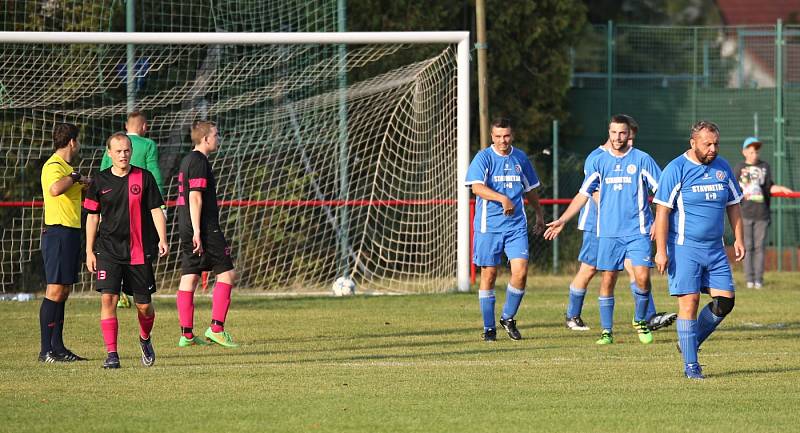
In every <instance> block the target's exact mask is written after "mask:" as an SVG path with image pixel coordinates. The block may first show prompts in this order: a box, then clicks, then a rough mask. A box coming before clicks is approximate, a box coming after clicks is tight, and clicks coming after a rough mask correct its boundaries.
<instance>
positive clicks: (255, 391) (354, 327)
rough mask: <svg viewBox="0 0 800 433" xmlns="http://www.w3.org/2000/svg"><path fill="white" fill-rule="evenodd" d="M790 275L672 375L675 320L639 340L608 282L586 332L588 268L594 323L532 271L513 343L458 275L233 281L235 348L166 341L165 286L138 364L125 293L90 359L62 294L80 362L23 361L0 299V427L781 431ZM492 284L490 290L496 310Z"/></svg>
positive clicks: (30, 350) (9, 308) (795, 371)
mask: <svg viewBox="0 0 800 433" xmlns="http://www.w3.org/2000/svg"><path fill="white" fill-rule="evenodd" d="M799 276H800V275H798V274H788V273H785V274H770V275H768V276H767V280H768V282H769V285H768V286H767V287H766V288H765V289H763V290H758V291H756V290H748V289H740V290H739V291H738V292H737V301H736V308H735V309H734V311H733V313H731V315H730V316H729V317H728V318H727V319H726V320H725V322H723V324H722V325H721V327H720V328H719V330H718V331H717V332H716V333H715V334H713V335H712V336H711V338H710V339H709V341H708V342H706V343H705V344H704V345H703V347H702V351H701V352H700V362H701V364H703V365H704V366H705V367H704V372H705V374H706V375H707V377H708V379H707V380H706V381H704V382H694V381H689V380H687V379H685V378H683V376H682V361H681V357H680V355H679V354H678V352H677V351H676V349H675V343H676V340H677V338H676V334H675V329H674V327H673V328H667V329H665V330H661V331H657V332H656V333H655V334H654V335H655V343H654V344H652V345H648V346H644V345H641V344H640V343H639V342H638V339H637V337H636V332H635V331H634V330H633V328H632V327H631V325H630V318H631V315H632V311H633V303H632V300H631V296H630V291H629V289H628V287H627V285H626V284H622V283H619V284H618V290H617V304H616V314H615V344H613V345H611V346H597V345H595V344H594V341H595V340H596V339H597V337H598V335H599V328H598V325H597V323H598V320H599V318H598V314H597V301H596V294H597V282H596V281H595V282H593V284H592V285H591V286H590V289H589V290H590V294H589V295H588V296H587V298H586V304H585V307H584V314H583V317H584V320H585V321H586V322H587V324H588V325H589V326H591V327H592V330H591V331H588V332H574V331H569V330H567V329H566V328H564V323H563V314H564V307H565V304H566V302H567V287H568V284H569V278H566V277H547V278H540V277H537V276H532V277H531V278H530V280H529V284H528V294H527V295H526V297H525V299H524V300H523V303H522V307H521V310H520V312H519V314H518V315H517V319H518V325H519V327H520V331H521V332H522V334H523V337H524V339H523V340H522V341H518V342H515V341H511V340H510V339H508V338H507V336H506V335H505V332H503V331H502V330H500V331H499V333H498V341H497V342H495V343H485V342H482V341H480V333H481V331H482V329H481V319H480V311H479V308H478V300H477V295H476V294H475V293H474V292H473V293H468V294H447V295H413V296H391V297H389V296H387V297H367V296H356V297H351V298H319V297H317V298H313V297H307V298H278V299H275V298H265V297H261V296H247V295H246V294H238V293H235V292H234V298H233V303H232V310H231V312H230V314H229V315H228V321H227V324H226V325H227V326H226V328H227V330H229V331H230V332H231V334H232V335H233V337H234V339H235V341H236V342H238V343H240V344H241V347H240V348H238V349H225V348H222V347H219V346H210V347H191V348H178V347H177V342H178V337H179V325H178V319H177V313H176V311H175V304H174V299H170V298H157V299H156V301H155V305H156V311H157V317H156V324H155V328H154V332H153V342H154V347H155V350H156V353H157V361H156V365H155V366H153V367H151V368H145V367H143V366H142V365H141V363H140V361H139V348H138V340H137V335H138V323H137V320H136V313H135V310H120V311H119V320H120V335H119V352H120V355H121V358H122V369H120V370H117V371H107V370H102V369H101V364H102V361H103V359H104V357H105V353H104V349H103V343H102V337H101V334H100V329H99V324H98V317H99V313H98V312H99V300H98V299H97V298H96V297H93V296H90V297H82V298H77V297H76V298H74V299H70V301H69V302H68V304H67V321H66V330H65V340H66V342H67V345H68V346H69V347H70V349H72V350H73V351H74V352H75V353H78V354H80V355H83V356H87V357H89V358H90V361H89V362H81V363H71V364H56V365H43V364H40V363H38V362H36V355H37V353H38V348H39V329H38V311H39V304H40V302H38V301H37V302H27V303H15V302H2V303H0V315H2V317H3V318H4V323H5V330H6V334H5V335H6V336H7V338H8V340H6V344H4V345H2V348H0V354H1V355H2V356H0V395H2V398H0V431H9V432H11V431H14V432H24V431H32V432H33V431H36V432H39V431H43V430H51V429H49V428H45V426H46V425H52V426H57V428H55V430H56V431H76V432H77V431H81V432H84V431H104V432H105V431H142V430H146V431H152V432H157V431H164V432H167V431H169V432H182V431H186V432H190V431H259V432H263V431H275V432H314V431H320V432H339V431H350V432H368V431H369V432H425V433H432V432H455V431H464V432H479V431H486V432H497V431H548V432H551V431H593V432H603V431H608V432H618V431H649V430H658V431H659V432H662V431H663V432H671V431H676V432H677V431H693V432H715V431H726V432H727V431H761V432H764V431H792V430H794V429H796V428H797V426H796V419H795V416H793V415H791V413H793V411H792V410H791V407H792V406H793V405H794V403H796V402H797V401H798V397H799V396H800V392H799V391H798V387H797V381H798V379H800V362H798V361H797V355H796V354H797V353H800V338H798V337H800V321H798V319H797V313H796V311H797V294H798V292H797V285H796V283H795V282H796V281H797V278H798V277H799ZM623 280H624V278H623ZM665 285H666V284H665V280H664V278H663V277H655V278H654V287H655V294H656V296H655V298H656V304H657V307H658V310H659V311H675V309H676V302H675V300H674V299H671V298H669V297H668V296H667V294H666V288H665ZM498 287H504V285H501V284H500V283H498ZM737 287H743V284H741V282H739V284H738V285H737ZM504 299H505V294H504V293H503V292H502V291H500V290H499V291H498V308H497V313H498V314H499V312H500V308H501V306H502V302H503V301H504ZM705 302H707V298H706V299H704V300H703V301H701V307H702V305H704V304H705ZM209 316H210V299H209V298H207V297H201V296H199V297H198V298H197V300H196V312H195V324H196V327H195V331H196V332H197V333H198V334H201V333H202V332H203V331H204V330H205V327H206V326H207V323H208V321H209V319H210V317H209ZM787 404H788V406H787ZM50 423H52V424H50Z"/></svg>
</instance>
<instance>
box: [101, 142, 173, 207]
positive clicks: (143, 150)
mask: <svg viewBox="0 0 800 433" xmlns="http://www.w3.org/2000/svg"><path fill="white" fill-rule="evenodd" d="M128 138H130V139H131V145H132V146H133V148H132V149H131V161H130V163H131V165H135V166H137V167H140V168H143V169H145V170H147V171H149V172H150V173H152V174H153V177H154V178H156V185H158V190H159V191H160V192H161V197H164V183H163V182H162V181H161V170H160V169H159V168H158V149H157V148H156V142H155V141H153V140H151V139H149V138H145V137H142V136H140V135H138V134H128ZM108 167H111V157H109V156H108V152H104V153H103V160H102V161H101V162H100V170H105V169H107V168H108Z"/></svg>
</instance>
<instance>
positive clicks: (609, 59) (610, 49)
mask: <svg viewBox="0 0 800 433" xmlns="http://www.w3.org/2000/svg"><path fill="white" fill-rule="evenodd" d="M613 82H614V21H612V20H608V27H606V110H607V112H606V114H607V115H606V120H608V119H610V118H611V108H612V107H611V87H612V83H613Z"/></svg>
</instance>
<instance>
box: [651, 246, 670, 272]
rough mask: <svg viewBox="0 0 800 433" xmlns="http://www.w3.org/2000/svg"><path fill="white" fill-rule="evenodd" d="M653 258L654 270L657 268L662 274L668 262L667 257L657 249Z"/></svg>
mask: <svg viewBox="0 0 800 433" xmlns="http://www.w3.org/2000/svg"><path fill="white" fill-rule="evenodd" d="M653 259H654V260H655V262H656V270H658V273H659V274H661V275H664V272H665V271H666V270H667V264H668V263H669V257H668V256H667V255H666V254H664V253H662V252H661V251H657V252H656V256H655V257H654V258H653Z"/></svg>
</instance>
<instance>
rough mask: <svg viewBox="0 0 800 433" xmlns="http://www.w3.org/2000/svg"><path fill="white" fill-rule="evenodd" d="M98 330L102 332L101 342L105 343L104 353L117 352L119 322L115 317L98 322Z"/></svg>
mask: <svg viewBox="0 0 800 433" xmlns="http://www.w3.org/2000/svg"><path fill="white" fill-rule="evenodd" d="M100 329H101V330H102V331H103V341H104V342H105V343H106V352H116V351H117V331H118V329H119V322H117V318H116V317H112V318H110V319H103V320H101V321H100Z"/></svg>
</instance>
